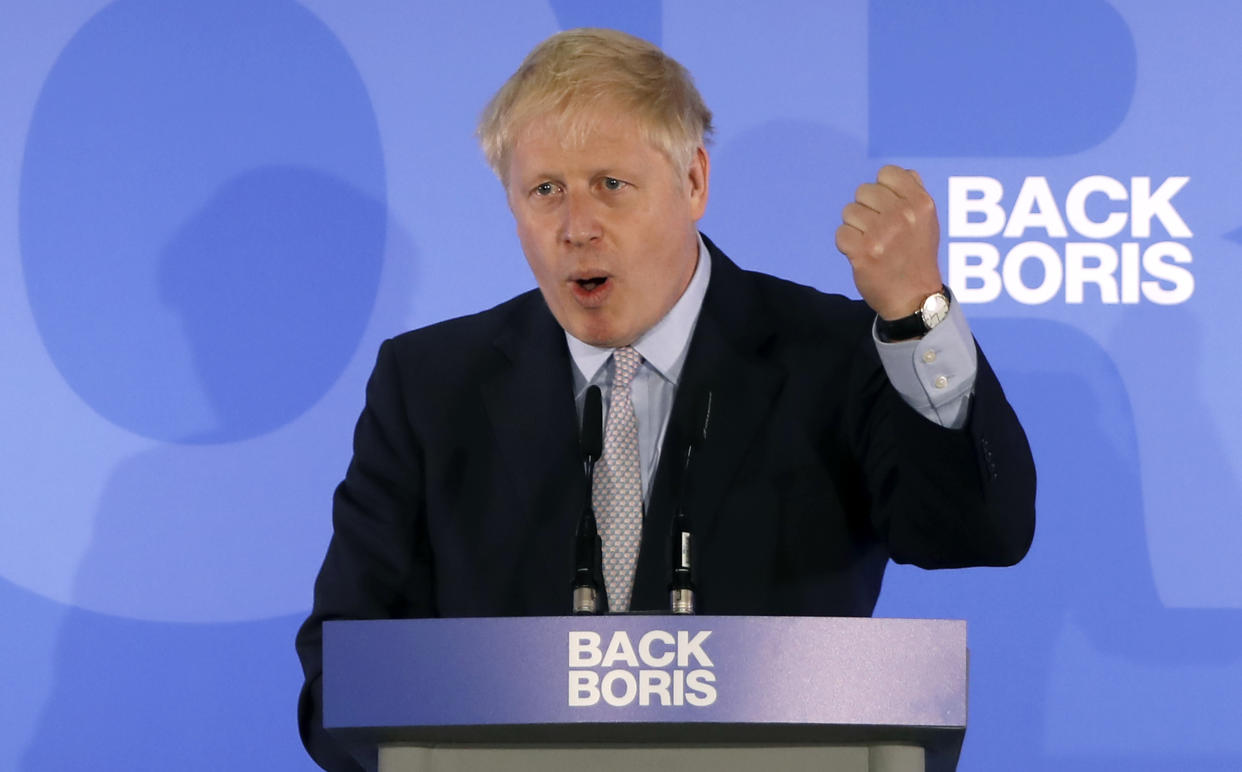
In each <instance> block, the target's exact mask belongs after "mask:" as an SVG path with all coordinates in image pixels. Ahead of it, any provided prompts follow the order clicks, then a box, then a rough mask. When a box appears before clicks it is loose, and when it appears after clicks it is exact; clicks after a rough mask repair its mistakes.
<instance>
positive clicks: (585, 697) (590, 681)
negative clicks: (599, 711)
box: [569, 670, 599, 708]
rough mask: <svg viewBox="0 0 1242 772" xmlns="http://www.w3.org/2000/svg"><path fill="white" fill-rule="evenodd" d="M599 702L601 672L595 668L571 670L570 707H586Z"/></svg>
mask: <svg viewBox="0 0 1242 772" xmlns="http://www.w3.org/2000/svg"><path fill="white" fill-rule="evenodd" d="M597 702H599V674H598V673H596V672H595V671H594V670H570V671H569V707H571V708H585V707H590V706H592V705H594V704H595V703H597Z"/></svg>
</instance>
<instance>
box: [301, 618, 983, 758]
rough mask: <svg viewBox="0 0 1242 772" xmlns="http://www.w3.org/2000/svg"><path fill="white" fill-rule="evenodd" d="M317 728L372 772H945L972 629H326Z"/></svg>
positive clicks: (666, 624)
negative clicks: (320, 721)
mask: <svg viewBox="0 0 1242 772" xmlns="http://www.w3.org/2000/svg"><path fill="white" fill-rule="evenodd" d="M323 635H324V653H323V703H324V707H323V711H324V726H325V728H327V729H328V730H329V731H330V732H332V733H333V734H334V735H335V736H336V737H337V738H338V739H340V740H341V741H342V743H343V744H345V745H346V747H348V748H349V749H350V752H351V753H353V755H354V756H355V758H357V759H358V760H359V761H360V762H361V763H362V764H363V767H364V768H366V769H378V770H382V772H414V771H415V770H417V772H449V771H452V772H466V771H467V770H470V771H473V770H501V769H503V770H527V769H530V770H560V769H565V770H570V769H572V770H613V769H616V770H636V769H641V770H662V769H669V770H678V772H691V771H693V770H711V771H712V772H729V771H730V770H735V769H736V770H755V769H760V770H772V771H775V770H781V771H782V772H786V771H787V770H802V769H806V770H811V769H814V770H849V771H850V772H854V771H857V772H863V771H867V772H917V771H919V770H924V769H926V770H931V771H932V772H946V771H948V770H953V769H955V768H956V766H957V759H958V755H959V754H960V751H961V743H962V738H963V735H964V734H965V730H966V695H967V690H966V685H967V664H968V663H967V649H966V623H965V622H964V621H956V620H916V619H855V618H814V617H742V616H654V615H653V616H646V615H618V616H584V617H573V616H566V617H523V618H476V619H412V620H376V621H336V622H327V623H325V624H324V633H323Z"/></svg>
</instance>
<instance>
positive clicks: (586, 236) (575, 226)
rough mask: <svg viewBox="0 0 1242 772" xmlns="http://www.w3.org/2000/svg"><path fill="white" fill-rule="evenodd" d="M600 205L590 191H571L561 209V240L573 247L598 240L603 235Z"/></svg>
mask: <svg viewBox="0 0 1242 772" xmlns="http://www.w3.org/2000/svg"><path fill="white" fill-rule="evenodd" d="M598 207H599V202H598V201H596V200H595V199H594V198H592V197H591V195H590V194H589V193H585V192H581V191H571V192H569V193H568V194H567V195H566V196H565V205H564V207H563V208H562V210H561V214H562V218H561V241H562V242H564V243H565V244H567V245H569V246H573V247H582V246H586V245H588V244H591V243H593V242H595V241H598V240H599V239H600V237H601V236H602V235H603V230H602V228H601V225H600V220H599V209H598Z"/></svg>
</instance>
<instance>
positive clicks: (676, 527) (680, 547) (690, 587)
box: [668, 391, 712, 614]
mask: <svg viewBox="0 0 1242 772" xmlns="http://www.w3.org/2000/svg"><path fill="white" fill-rule="evenodd" d="M695 408H696V409H695V412H694V418H695V421H694V424H693V426H692V429H691V433H690V441H689V443H688V444H687V445H686V463H685V466H684V467H683V468H682V472H681V491H680V492H679V494H678V503H677V514H676V515H674V516H673V530H672V533H671V541H670V545H669V546H670V554H671V555H672V563H673V575H672V578H671V580H670V581H669V584H668V590H669V602H670V604H671V606H672V611H673V613H674V614H693V613H694V591H695V589H694V572H693V565H692V563H693V546H694V544H693V542H694V537H693V533H692V531H691V530H690V513H689V512H687V511H686V491H687V490H688V489H689V487H690V485H689V478H690V459H691V458H693V457H694V449H695V448H696V447H698V445H699V444H700V443H702V442H703V441H704V440H706V439H707V427H708V424H709V423H710V422H711V418H712V393H711V392H710V391H709V392H707V396H706V397H705V398H704V399H703V400H701V401H700V402H699V404H698V405H696V406H695Z"/></svg>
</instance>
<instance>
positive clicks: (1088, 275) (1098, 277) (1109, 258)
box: [1065, 241, 1120, 303]
mask: <svg viewBox="0 0 1242 772" xmlns="http://www.w3.org/2000/svg"><path fill="white" fill-rule="evenodd" d="M1087 258H1091V259H1093V260H1094V261H1095V264H1094V265H1087V263H1086V261H1087ZM1116 272H1117V250H1115V249H1113V248H1112V247H1111V246H1110V245H1108V244H1105V243H1104V242H1102V241H1075V242H1070V243H1069V244H1066V245H1065V302H1066V303H1081V302H1082V297H1083V285H1085V284H1095V285H1096V286H1098V287H1099V288H1100V302H1101V303H1116V302H1118V300H1119V299H1120V298H1119V297H1118V293H1117V279H1116V278H1115V277H1114V276H1113V274H1115V273H1116Z"/></svg>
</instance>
